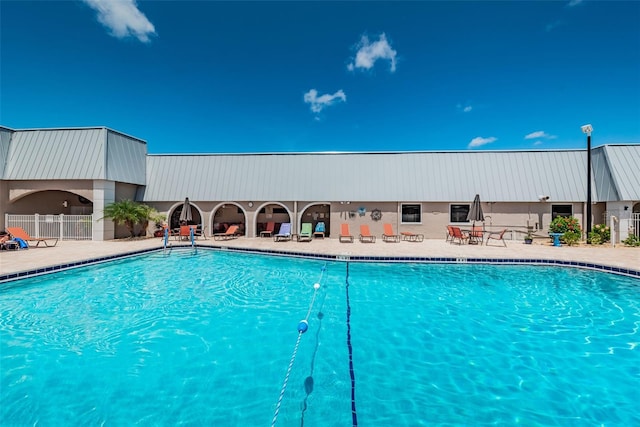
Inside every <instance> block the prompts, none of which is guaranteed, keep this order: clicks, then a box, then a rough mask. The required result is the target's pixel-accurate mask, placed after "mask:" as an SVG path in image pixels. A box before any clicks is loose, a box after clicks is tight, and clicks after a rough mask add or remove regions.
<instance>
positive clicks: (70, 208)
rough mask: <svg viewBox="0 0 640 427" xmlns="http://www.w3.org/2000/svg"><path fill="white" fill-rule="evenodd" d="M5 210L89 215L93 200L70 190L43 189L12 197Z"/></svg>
mask: <svg viewBox="0 0 640 427" xmlns="http://www.w3.org/2000/svg"><path fill="white" fill-rule="evenodd" d="M7 211H10V212H11V213H14V214H23V215H33V214H50V215H58V214H64V215H91V214H92V213H93V202H92V201H91V200H89V199H87V198H85V197H83V196H81V195H79V194H76V193H73V192H71V191H64V190H43V191H35V192H32V193H28V194H25V195H22V196H21V197H18V198H16V199H14V200H13V201H12V202H11V203H10V208H9V209H7Z"/></svg>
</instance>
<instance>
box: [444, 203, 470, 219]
mask: <svg viewBox="0 0 640 427" xmlns="http://www.w3.org/2000/svg"><path fill="white" fill-rule="evenodd" d="M470 208H471V205H451V207H450V210H451V215H450V217H449V220H450V222H467V215H469V209H470Z"/></svg>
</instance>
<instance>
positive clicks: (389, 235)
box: [382, 223, 400, 242]
mask: <svg viewBox="0 0 640 427" xmlns="http://www.w3.org/2000/svg"><path fill="white" fill-rule="evenodd" d="M383 226H384V233H382V240H383V241H384V242H399V241H400V235H399V234H395V233H394V232H393V226H392V225H391V224H389V223H385V224H383Z"/></svg>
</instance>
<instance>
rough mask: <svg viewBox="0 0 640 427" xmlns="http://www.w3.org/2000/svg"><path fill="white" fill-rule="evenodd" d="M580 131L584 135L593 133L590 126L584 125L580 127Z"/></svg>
mask: <svg viewBox="0 0 640 427" xmlns="http://www.w3.org/2000/svg"><path fill="white" fill-rule="evenodd" d="M581 129H582V133H586V134H587V135H591V132H593V126H591V125H584V126H582V127H581Z"/></svg>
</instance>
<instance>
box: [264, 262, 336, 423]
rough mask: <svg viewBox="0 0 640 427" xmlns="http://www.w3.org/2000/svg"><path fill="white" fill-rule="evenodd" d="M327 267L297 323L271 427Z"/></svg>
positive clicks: (321, 272)
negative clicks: (303, 315) (305, 313)
mask: <svg viewBox="0 0 640 427" xmlns="http://www.w3.org/2000/svg"><path fill="white" fill-rule="evenodd" d="M326 267H327V265H326V264H325V265H324V266H323V267H322V268H321V271H320V278H319V279H318V281H317V282H316V283H314V284H313V289H314V291H313V297H312V298H311V303H310V304H309V310H307V315H306V316H305V318H304V319H302V320H301V321H300V322H299V323H298V338H297V339H296V344H295V346H294V347H293V353H292V354H291V359H290V360H289V367H288V368H287V374H286V375H285V377H284V382H283V384H282V389H281V390H280V396H279V397H278V403H277V404H276V410H275V412H274V414H273V420H272V421H271V426H272V427H273V426H275V425H276V421H277V420H278V414H279V413H280V406H281V405H282V399H283V398H284V392H285V390H286V389H287V383H288V382H289V375H290V374H291V369H292V368H293V362H294V361H295V360H296V354H297V353H298V347H299V345H300V339H301V338H302V334H304V333H305V332H307V330H308V329H309V315H310V314H311V310H312V309H313V304H314V302H315V300H316V296H317V295H318V289H320V282H321V281H322V276H323V275H324V272H325V270H326Z"/></svg>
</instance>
